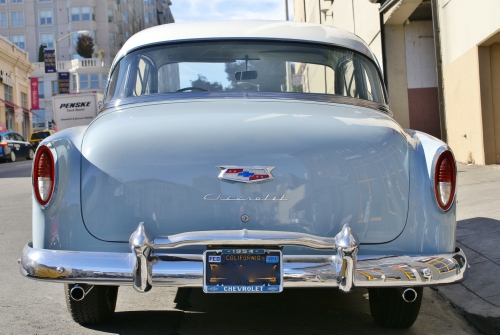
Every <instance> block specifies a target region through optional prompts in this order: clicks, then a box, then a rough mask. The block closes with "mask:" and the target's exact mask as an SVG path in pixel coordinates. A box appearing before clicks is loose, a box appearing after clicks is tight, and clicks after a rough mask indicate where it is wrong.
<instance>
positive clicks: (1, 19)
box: [0, 12, 9, 28]
mask: <svg viewBox="0 0 500 335" xmlns="http://www.w3.org/2000/svg"><path fill="white" fill-rule="evenodd" d="M8 25H9V24H8V23H7V13H5V12H2V13H0V27H1V28H7V26H8Z"/></svg>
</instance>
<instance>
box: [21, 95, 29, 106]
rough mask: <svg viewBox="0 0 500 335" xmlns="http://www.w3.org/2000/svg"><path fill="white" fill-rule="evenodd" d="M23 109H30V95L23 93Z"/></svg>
mask: <svg viewBox="0 0 500 335" xmlns="http://www.w3.org/2000/svg"><path fill="white" fill-rule="evenodd" d="M21 107H23V108H28V95H27V94H26V93H23V92H21Z"/></svg>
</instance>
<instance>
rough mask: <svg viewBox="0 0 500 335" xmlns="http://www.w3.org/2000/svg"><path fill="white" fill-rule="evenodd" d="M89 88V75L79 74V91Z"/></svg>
mask: <svg viewBox="0 0 500 335" xmlns="http://www.w3.org/2000/svg"><path fill="white" fill-rule="evenodd" d="M88 89H89V75H88V74H87V73H85V74H80V91H81V90H88Z"/></svg>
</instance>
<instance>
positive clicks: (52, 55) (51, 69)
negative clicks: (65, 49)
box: [43, 49, 57, 73]
mask: <svg viewBox="0 0 500 335" xmlns="http://www.w3.org/2000/svg"><path fill="white" fill-rule="evenodd" d="M43 62H44V63H45V73H55V72H56V71H57V70H56V52H55V50H47V49H45V50H43Z"/></svg>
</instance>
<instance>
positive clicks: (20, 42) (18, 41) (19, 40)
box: [12, 35, 25, 49]
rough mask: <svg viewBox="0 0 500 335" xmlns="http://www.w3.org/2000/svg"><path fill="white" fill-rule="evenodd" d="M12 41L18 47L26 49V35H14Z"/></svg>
mask: <svg viewBox="0 0 500 335" xmlns="http://www.w3.org/2000/svg"><path fill="white" fill-rule="evenodd" d="M12 43H14V45H16V46H17V47H18V48H21V49H24V47H25V45H24V35H12Z"/></svg>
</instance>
